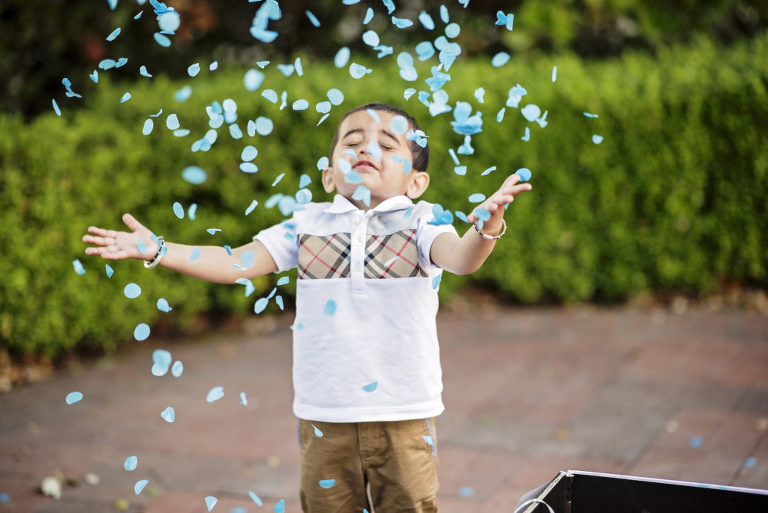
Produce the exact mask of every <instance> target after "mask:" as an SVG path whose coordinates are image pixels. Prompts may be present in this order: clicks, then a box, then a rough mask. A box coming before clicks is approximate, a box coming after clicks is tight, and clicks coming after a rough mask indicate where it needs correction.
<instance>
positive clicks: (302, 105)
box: [291, 98, 309, 110]
mask: <svg viewBox="0 0 768 513" xmlns="http://www.w3.org/2000/svg"><path fill="white" fill-rule="evenodd" d="M291 107H292V108H293V110H307V109H308V108H309V102H308V101H307V100H305V99H304V98H301V99H298V100H296V101H295V102H293V105H292V106H291Z"/></svg>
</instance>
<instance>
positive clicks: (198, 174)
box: [181, 166, 208, 185]
mask: <svg viewBox="0 0 768 513" xmlns="http://www.w3.org/2000/svg"><path fill="white" fill-rule="evenodd" d="M181 177H182V178H183V179H184V180H185V181H186V182H189V183H191V184H194V185H199V184H201V183H203V182H205V180H206V178H208V175H207V174H206V172H205V171H204V170H203V169H202V168H200V167H198V166H188V167H185V168H184V170H183V171H182V172H181Z"/></svg>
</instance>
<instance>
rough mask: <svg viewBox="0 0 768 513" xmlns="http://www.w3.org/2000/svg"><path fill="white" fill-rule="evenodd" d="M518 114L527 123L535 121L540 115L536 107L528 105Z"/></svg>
mask: <svg viewBox="0 0 768 513" xmlns="http://www.w3.org/2000/svg"><path fill="white" fill-rule="evenodd" d="M520 114H522V115H523V117H524V118H525V119H527V120H528V121H535V120H536V118H538V117H539V115H540V114H541V109H540V108H539V106H538V105H534V104H533V103H529V104H528V105H526V106H525V107H523V108H522V109H520Z"/></svg>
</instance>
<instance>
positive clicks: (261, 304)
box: [253, 297, 269, 314]
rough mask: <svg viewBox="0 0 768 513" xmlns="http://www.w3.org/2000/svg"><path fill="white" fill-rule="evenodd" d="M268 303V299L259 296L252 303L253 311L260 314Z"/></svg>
mask: <svg viewBox="0 0 768 513" xmlns="http://www.w3.org/2000/svg"><path fill="white" fill-rule="evenodd" d="M268 303H269V299H267V298H265V297H260V298H259V299H257V300H256V303H255V304H254V305H253V311H254V312H255V313H257V314H260V313H261V312H263V311H264V309H265V308H266V307H267V304H268Z"/></svg>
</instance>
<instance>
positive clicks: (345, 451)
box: [299, 419, 438, 513]
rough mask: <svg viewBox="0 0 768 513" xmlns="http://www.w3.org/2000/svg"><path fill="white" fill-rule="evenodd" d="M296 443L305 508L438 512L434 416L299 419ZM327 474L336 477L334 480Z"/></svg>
mask: <svg viewBox="0 0 768 513" xmlns="http://www.w3.org/2000/svg"><path fill="white" fill-rule="evenodd" d="M313 425H314V426H316V427H317V428H318V429H319V430H320V431H322V433H323V436H322V437H321V436H317V434H316V433H315V430H314V428H313V427H312V426H313ZM425 437H427V438H426V439H425ZM430 442H431V445H430ZM299 443H300V445H301V490H300V496H301V507H302V509H303V510H304V513H347V512H349V513H362V511H363V509H367V510H368V511H369V512H370V511H372V509H373V511H375V513H401V512H436V511H437V499H436V497H435V496H436V494H437V487H438V483H437V466H438V462H437V438H436V432H435V421H434V419H419V420H406V421H399V422H360V423H331V422H313V421H308V420H299ZM331 479H333V480H335V482H333V484H332V485H331V481H330V480H331ZM321 482H322V483H321ZM367 486H370V497H371V502H372V504H369V501H368V495H367V493H366V487H367Z"/></svg>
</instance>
